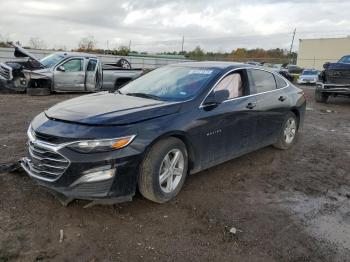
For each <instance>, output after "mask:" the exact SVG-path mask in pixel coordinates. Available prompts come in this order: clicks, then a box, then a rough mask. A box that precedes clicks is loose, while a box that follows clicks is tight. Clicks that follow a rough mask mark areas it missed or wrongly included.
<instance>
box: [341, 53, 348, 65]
mask: <svg viewBox="0 0 350 262" xmlns="http://www.w3.org/2000/svg"><path fill="white" fill-rule="evenodd" d="M339 63H345V64H350V56H349V55H346V56H343V57H342V58H340V60H339Z"/></svg>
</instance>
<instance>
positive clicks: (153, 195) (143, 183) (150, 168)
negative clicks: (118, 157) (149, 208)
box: [138, 137, 188, 203]
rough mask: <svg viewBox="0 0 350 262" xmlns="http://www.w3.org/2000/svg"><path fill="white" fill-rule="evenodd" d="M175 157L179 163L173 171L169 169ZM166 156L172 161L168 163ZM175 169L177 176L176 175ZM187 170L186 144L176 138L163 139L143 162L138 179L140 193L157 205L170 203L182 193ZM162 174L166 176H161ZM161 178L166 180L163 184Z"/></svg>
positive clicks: (153, 147)
mask: <svg viewBox="0 0 350 262" xmlns="http://www.w3.org/2000/svg"><path fill="white" fill-rule="evenodd" d="M177 152H179V154H177ZM180 153H181V154H182V157H183V162H182V161H181V154H180ZM175 155H176V156H178V158H177V159H178V162H177V164H176V165H174V166H173V169H171V168H169V169H168V168H167V167H168V166H169V167H171V166H172V165H171V164H173V163H175V161H174V158H175ZM166 156H168V157H169V158H168V159H169V160H170V161H166ZM172 157H173V158H172ZM172 161H173V162H172ZM181 163H182V165H181ZM168 164H169V165H168ZM175 169H176V171H177V174H175V173H174V172H175ZM166 170H168V171H169V170H174V172H173V171H169V172H171V173H169V172H166ZM187 170H188V156H187V150H186V146H185V144H184V143H183V142H182V141H181V140H180V139H177V138H174V137H169V138H166V139H162V140H160V141H158V142H156V144H154V145H153V146H152V148H151V149H150V150H149V151H148V153H147V154H146V156H145V158H144V160H143V161H142V164H141V167H140V174H139V177H138V187H139V191H140V192H141V194H142V195H143V196H144V197H145V198H147V199H149V200H151V201H154V202H157V203H165V202H168V201H169V200H171V199H173V198H174V197H175V196H176V195H177V194H178V193H179V192H180V190H181V188H182V186H183V184H184V182H185V179H186V175H187ZM180 171H181V172H182V173H181V172H180ZM162 173H163V174H165V175H161V174H162ZM180 173H181V175H180ZM169 174H170V175H169ZM166 177H168V178H166ZM161 178H163V179H164V178H165V180H164V181H163V182H161ZM168 183H169V184H168Z"/></svg>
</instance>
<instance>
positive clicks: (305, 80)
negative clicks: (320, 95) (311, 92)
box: [297, 79, 317, 84]
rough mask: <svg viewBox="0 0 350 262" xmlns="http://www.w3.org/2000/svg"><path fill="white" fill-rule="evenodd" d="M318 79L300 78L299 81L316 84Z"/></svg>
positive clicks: (300, 82)
mask: <svg viewBox="0 0 350 262" xmlns="http://www.w3.org/2000/svg"><path fill="white" fill-rule="evenodd" d="M316 82H317V81H316V80H314V79H298V80H297V83H298V84H316Z"/></svg>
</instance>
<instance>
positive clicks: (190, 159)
mask: <svg viewBox="0 0 350 262" xmlns="http://www.w3.org/2000/svg"><path fill="white" fill-rule="evenodd" d="M171 136H172V137H175V138H177V139H180V140H181V141H182V142H183V143H184V144H185V146H186V149H187V154H188V170H191V169H192V168H193V167H194V161H195V152H194V149H193V146H192V144H191V142H190V141H189V139H187V137H186V136H184V135H179V134H174V135H171Z"/></svg>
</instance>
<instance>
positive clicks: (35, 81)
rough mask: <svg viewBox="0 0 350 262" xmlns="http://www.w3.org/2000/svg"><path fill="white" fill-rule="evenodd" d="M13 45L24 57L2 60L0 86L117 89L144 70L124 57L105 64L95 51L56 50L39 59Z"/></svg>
mask: <svg viewBox="0 0 350 262" xmlns="http://www.w3.org/2000/svg"><path fill="white" fill-rule="evenodd" d="M11 45H12V46H13V47H14V48H15V51H14V55H15V57H22V58H25V60H23V61H14V62H5V63H0V81H1V83H0V85H1V84H2V85H3V86H4V87H5V88H9V89H13V90H15V91H22V92H23V91H26V92H27V93H28V94H30V95H48V94H50V93H52V92H98V91H101V90H116V89H118V88H119V87H121V86H122V85H124V84H126V83H127V82H129V81H131V80H133V79H135V78H137V77H139V76H140V75H141V74H142V73H143V70H142V69H132V68H131V65H130V63H129V62H128V61H127V60H126V59H123V58H122V59H120V60H119V61H118V62H117V63H115V64H102V63H101V61H100V60H99V58H98V57H97V56H95V55H92V54H86V53H80V52H56V53H53V54H50V55H48V56H46V57H44V58H43V59H41V60H39V59H37V58H35V56H33V55H32V54H30V53H29V52H28V51H27V50H25V49H23V48H22V47H20V46H18V45H16V44H11Z"/></svg>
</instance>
